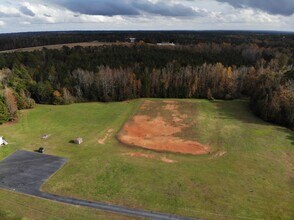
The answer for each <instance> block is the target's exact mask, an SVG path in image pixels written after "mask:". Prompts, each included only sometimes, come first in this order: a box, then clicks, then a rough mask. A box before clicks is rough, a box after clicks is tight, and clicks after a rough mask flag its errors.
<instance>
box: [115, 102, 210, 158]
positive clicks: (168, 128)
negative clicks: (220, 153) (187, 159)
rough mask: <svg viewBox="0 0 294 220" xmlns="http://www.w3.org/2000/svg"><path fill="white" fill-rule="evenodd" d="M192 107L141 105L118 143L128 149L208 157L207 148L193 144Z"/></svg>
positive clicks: (120, 135) (184, 105)
mask: <svg viewBox="0 0 294 220" xmlns="http://www.w3.org/2000/svg"><path fill="white" fill-rule="evenodd" d="M194 107H195V105H191V104H190V103H188V102H181V101H148V100H147V101H144V103H143V104H142V106H141V107H140V110H139V111H138V112H137V114H136V115H135V116H134V117H133V118H132V119H131V120H130V121H129V122H127V123H126V124H125V125H124V127H123V128H122V130H121V131H120V133H119V134H118V139H119V140H120V141H121V142H122V143H124V144H128V145H134V146H138V147H142V148H146V149H150V150H155V151H163V152H174V153H182V154H193V155H200V154H207V153H209V151H210V148H209V147H208V146H206V145H203V144H200V143H199V142H198V141H196V140H195V136H196V134H195V131H193V126H195V121H194V120H193V118H194V117H195V115H193V114H195V111H193V110H194Z"/></svg>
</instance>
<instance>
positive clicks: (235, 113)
mask: <svg viewBox="0 0 294 220" xmlns="http://www.w3.org/2000/svg"><path fill="white" fill-rule="evenodd" d="M215 103H216V107H217V109H218V112H219V118H220V119H228V120H230V119H235V120H238V121H241V122H243V123H246V124H255V125H262V126H273V125H275V124H273V123H270V122H266V121H264V120H262V119H261V118H259V117H258V116H256V115H255V114H254V113H253V112H252V110H251V109H250V106H249V100H248V99H240V100H234V101H215ZM276 129H277V130H278V131H281V132H284V133H286V134H287V139H289V140H290V141H291V144H292V145H294V131H292V130H290V129H288V128H286V127H281V126H279V125H276Z"/></svg>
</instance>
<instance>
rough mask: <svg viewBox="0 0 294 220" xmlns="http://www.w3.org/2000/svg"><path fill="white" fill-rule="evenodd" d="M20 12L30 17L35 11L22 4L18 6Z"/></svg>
mask: <svg viewBox="0 0 294 220" xmlns="http://www.w3.org/2000/svg"><path fill="white" fill-rule="evenodd" d="M19 10H20V12H21V13H23V14H24V15H28V16H31V17H34V16H35V13H34V12H32V11H31V10H30V9H29V8H27V7H25V6H22V7H20V9H19Z"/></svg>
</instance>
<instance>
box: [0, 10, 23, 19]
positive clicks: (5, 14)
mask: <svg viewBox="0 0 294 220" xmlns="http://www.w3.org/2000/svg"><path fill="white" fill-rule="evenodd" d="M9 17H20V14H18V13H12V14H8V13H4V12H2V11H0V18H9Z"/></svg>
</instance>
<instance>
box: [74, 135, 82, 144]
mask: <svg viewBox="0 0 294 220" xmlns="http://www.w3.org/2000/svg"><path fill="white" fill-rule="evenodd" d="M82 143H83V138H81V137H78V138H76V139H75V144H82Z"/></svg>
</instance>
